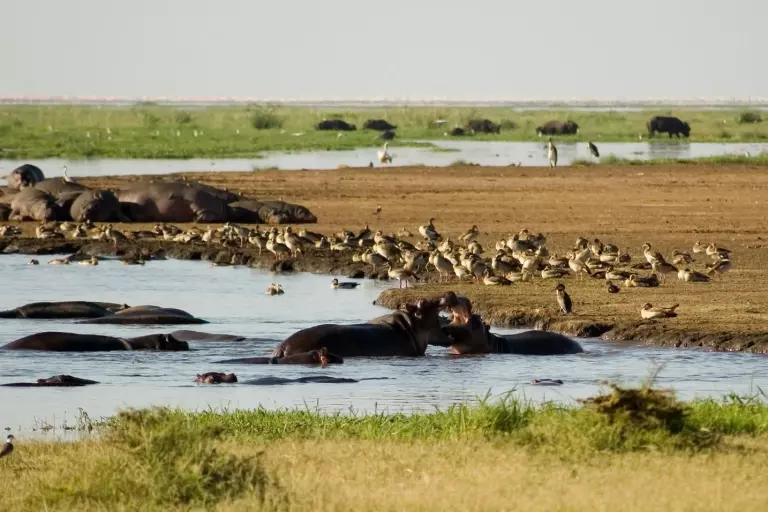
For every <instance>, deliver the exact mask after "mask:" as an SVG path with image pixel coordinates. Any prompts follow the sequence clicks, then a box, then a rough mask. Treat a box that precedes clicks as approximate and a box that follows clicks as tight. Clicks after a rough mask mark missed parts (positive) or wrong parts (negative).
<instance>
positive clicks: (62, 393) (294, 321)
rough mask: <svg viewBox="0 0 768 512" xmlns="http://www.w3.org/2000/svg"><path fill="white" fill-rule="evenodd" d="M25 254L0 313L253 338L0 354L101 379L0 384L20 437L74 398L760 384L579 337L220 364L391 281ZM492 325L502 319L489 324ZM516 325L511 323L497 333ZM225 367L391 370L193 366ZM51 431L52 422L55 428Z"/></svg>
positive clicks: (738, 374) (127, 401)
mask: <svg viewBox="0 0 768 512" xmlns="http://www.w3.org/2000/svg"><path fill="white" fill-rule="evenodd" d="M28 259H29V257H28V256H21V255H3V256H0V273H1V274H2V275H3V278H4V279H3V287H2V291H3V293H2V294H0V309H11V308H13V307H16V306H20V305H22V304H26V303H29V302H36V301H44V300H98V301H109V302H124V303H128V304H130V305H139V304H155V305H163V306H170V307H177V308H182V309H185V310H187V311H189V312H190V313H192V314H194V315H196V316H199V317H202V318H204V319H206V320H208V321H210V322H211V323H210V324H206V325H201V326H189V327H188V328H190V329H195V330H201V331H206V332H214V333H227V334H239V335H246V336H249V337H251V338H253V341H244V342H231V343H218V342H217V343H211V342H208V343H205V342H192V343H191V344H190V346H191V349H192V350H190V351H189V352H170V353H152V352H103V353H46V352H37V351H16V352H13V351H0V382H3V383H7V382H18V381H34V379H36V378H40V377H49V376H52V375H56V374H71V375H75V376H78V377H83V378H89V379H93V380H97V381H99V382H101V384H99V385H94V386H88V387H81V388H59V389H57V388H0V411H2V415H0V428H6V427H8V428H10V429H11V430H10V431H11V432H13V433H14V434H16V433H21V435H22V436H25V437H29V436H35V435H40V434H41V431H40V430H39V428H38V430H37V431H33V428H34V427H35V426H36V425H37V427H39V426H40V422H42V421H44V422H47V423H49V424H54V425H57V426H61V425H62V424H63V423H65V422H66V423H69V424H72V423H73V422H74V418H75V416H76V414H77V413H78V408H82V409H83V410H85V411H86V412H87V413H88V414H89V415H90V416H91V417H92V418H98V417H102V416H108V415H112V414H114V413H115V412H116V411H117V410H118V409H120V408H124V407H144V406H150V405H171V406H179V407H184V408H187V409H190V410H200V409H207V408H216V409H221V408H229V409H233V408H255V407H259V406H263V407H265V408H270V409H274V408H284V407H291V408H292V407H305V406H307V407H311V408H315V407H318V408H320V409H322V410H324V411H348V410H349V409H350V408H353V409H354V410H356V411H374V410H378V411H382V410H388V411H391V412H394V411H405V412H408V411H413V410H431V409H432V408H433V407H436V406H437V407H442V406H446V405H448V404H452V403H457V402H471V401H473V400H475V399H476V398H477V397H479V396H482V395H485V394H486V393H487V392H489V391H490V392H491V393H492V396H498V395H500V394H502V393H505V392H508V391H511V390H516V391H517V392H519V393H520V394H521V395H524V396H525V397H527V398H529V399H532V400H536V401H541V400H556V401H561V402H566V403H572V402H573V400H574V399H575V398H579V397H586V396H590V395H592V394H594V393H595V392H596V391H598V390H599V389H600V387H599V382H600V381H601V380H603V379H617V380H619V381H621V382H624V383H639V382H641V381H642V380H643V379H644V378H645V377H646V376H647V374H648V373H649V371H651V370H652V369H653V368H655V367H656V366H657V365H660V364H661V365H663V370H662V372H661V375H660V377H659V379H658V383H659V385H661V386H663V387H672V388H674V389H676V390H677V391H678V393H679V396H681V397H682V398H691V397H702V396H721V395H723V394H727V393H730V392H735V393H740V394H744V393H750V392H754V391H755V390H756V386H760V387H761V388H762V389H768V358H766V357H765V356H760V355H750V354H738V353H712V352H705V351H700V350H685V349H665V348H650V347H641V346H634V345H631V344H629V345H628V344H622V345H617V344H613V343H609V342H602V341H598V340H583V341H582V344H583V345H584V348H585V349H586V350H587V353H586V354H580V355H569V356H550V357H535V356H515V355H500V354H496V355H488V356H478V357H465V358H458V359H453V358H451V357H449V356H447V355H446V352H445V349H443V348H440V347H430V349H429V350H428V353H427V356H426V357H424V358H418V359H416V358H412V359H407V358H399V359H398V358H390V359H347V360H346V361H345V363H344V364H342V365H332V366H330V367H328V368H325V369H322V368H309V367H299V366H289V365H286V366H280V365H220V364H213V361H217V360H220V359H224V358H234V357H247V356H256V355H266V354H268V353H269V352H270V351H271V350H272V349H273V348H274V347H275V346H276V345H277V344H278V343H279V342H280V341H282V340H283V339H284V338H285V337H287V336H288V335H289V334H291V333H293V332H295V331H296V330H298V329H302V328H304V327H308V326H311V325H315V324H319V323H326V322H337V323H353V322H362V321H366V320H368V319H371V318H374V317H376V316H378V315H380V314H383V313H385V312H386V310H385V309H383V308H380V307H378V306H374V305H372V302H373V301H374V300H375V299H376V297H378V295H379V293H380V292H381V291H382V290H383V289H385V288H386V287H387V286H389V284H388V283H380V282H374V281H367V280H366V281H362V283H363V284H362V286H360V287H359V288H358V289H357V290H333V289H331V287H330V281H331V278H332V276H324V275H313V274H295V275H286V276H279V277H276V276H273V275H272V274H270V273H269V272H265V271H263V270H256V269H250V268H246V267H211V266H210V264H208V263H205V262H194V261H178V260H168V261H157V262H150V263H147V264H146V265H145V266H143V267H129V266H125V265H121V264H120V263H119V262H117V261H103V262H102V263H100V264H99V265H98V266H96V267H88V266H85V267H84V266H80V265H69V266H60V265H55V266H54V265H46V264H45V263H46V262H47V261H48V259H49V257H45V256H43V257H40V260H41V264H40V265H38V266H29V265H27V264H26V263H27V261H28ZM272 281H277V282H280V283H281V284H282V285H283V287H284V288H285V290H286V292H285V294H284V295H282V296H272V297H270V296H267V295H265V294H264V293H263V291H264V288H265V287H266V286H267V285H268V284H269V283H270V282H272ZM177 328H185V327H184V326H167V327H164V326H159V327H137V326H107V325H78V324H75V323H73V321H54V320H48V321H43V320H15V319H14V320H3V319H0V345H2V344H5V343H7V342H10V341H12V340H15V339H18V338H20V337H23V336H26V335H28V334H32V333H36V332H43V331H56V330H59V331H70V332H82V333H94V334H108V335H119V336H125V337H129V336H138V335H142V334H149V333H152V332H171V331H173V330H176V329H177ZM494 330H495V331H501V330H500V329H494ZM506 332H511V331H506ZM206 371H234V372H235V373H236V374H237V376H238V378H239V380H240V381H245V380H249V379H253V378H258V377H263V376H268V375H274V376H281V377H291V378H295V377H298V376H303V375H318V374H322V375H332V376H338V377H351V378H367V377H387V378H388V379H386V380H367V381H361V382H359V383H349V384H288V385H282V386H249V385H242V384H238V385H228V384H222V385H218V386H203V385H196V384H195V383H194V379H195V375H196V374H197V373H202V372H206ZM533 378H560V379H563V380H564V381H565V384H564V385H563V386H559V387H538V386H532V385H530V384H528V383H529V381H530V380H531V379H533ZM55 432H56V431H55Z"/></svg>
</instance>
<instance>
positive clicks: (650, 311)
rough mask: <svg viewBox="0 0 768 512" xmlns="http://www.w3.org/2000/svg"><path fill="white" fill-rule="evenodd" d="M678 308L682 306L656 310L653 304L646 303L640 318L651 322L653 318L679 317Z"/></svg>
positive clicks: (657, 308) (676, 305)
mask: <svg viewBox="0 0 768 512" xmlns="http://www.w3.org/2000/svg"><path fill="white" fill-rule="evenodd" d="M678 306H680V304H675V305H673V306H665V307H656V308H655V307H653V304H651V303H650V302H646V303H645V304H643V309H641V310H640V316H641V317H642V318H643V320H651V319H653V318H675V317H676V316H677V313H675V309H677V307H678Z"/></svg>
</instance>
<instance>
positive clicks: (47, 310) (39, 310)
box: [0, 301, 128, 320]
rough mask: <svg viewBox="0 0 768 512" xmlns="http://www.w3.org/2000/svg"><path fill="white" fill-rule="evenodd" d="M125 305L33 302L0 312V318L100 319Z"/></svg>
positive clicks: (82, 302)
mask: <svg viewBox="0 0 768 512" xmlns="http://www.w3.org/2000/svg"><path fill="white" fill-rule="evenodd" d="M127 307H128V306H126V305H125V304H115V303H113V302H86V301H65V302H33V303H31V304H26V305H24V306H20V307H18V308H15V309H9V310H7V311H0V318H30V319H37V320H51V319H57V320H62V319H73V318H101V317H105V316H111V315H114V314H115V312H116V311H120V310H122V309H125V308H127Z"/></svg>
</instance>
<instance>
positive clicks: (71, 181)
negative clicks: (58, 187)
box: [61, 165, 75, 183]
mask: <svg viewBox="0 0 768 512" xmlns="http://www.w3.org/2000/svg"><path fill="white" fill-rule="evenodd" d="M61 168H62V169H64V181H66V182H67V183H75V180H74V179H72V178H70V177H69V175H68V174H67V166H66V165H62V166H61Z"/></svg>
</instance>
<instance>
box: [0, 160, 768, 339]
mask: <svg viewBox="0 0 768 512" xmlns="http://www.w3.org/2000/svg"><path fill="white" fill-rule="evenodd" d="M184 176H185V177H186V178H187V179H190V180H197V181H201V182H204V183H207V184H210V185H213V186H218V187H226V188H228V189H229V190H231V191H233V192H237V193H242V194H245V195H248V196H252V197H257V198H258V197H271V198H282V199H283V200H285V201H290V202H295V203H299V204H303V205H305V206H307V207H308V208H310V209H311V210H312V212H313V213H315V214H316V215H317V216H318V219H319V221H318V223H317V225H314V226H311V227H310V229H312V230H313V231H319V232H323V233H326V234H329V233H334V232H336V231H339V230H340V229H343V228H346V229H350V230H356V229H359V228H361V227H362V225H363V224H364V223H365V222H369V223H370V225H371V228H372V229H374V230H375V229H381V230H382V231H384V232H385V233H396V232H397V231H398V230H400V229H401V228H403V227H406V228H408V229H409V230H410V231H411V232H413V233H417V228H418V226H419V225H420V224H425V223H426V222H427V221H428V219H429V218H430V217H435V218H436V221H435V226H436V227H437V229H438V231H440V232H441V233H442V234H443V235H444V236H450V237H451V238H452V239H453V240H456V238H457V236H458V235H459V234H461V233H464V232H465V231H466V230H467V228H469V227H470V226H471V225H472V224H477V226H478V227H479V228H480V231H481V235H480V238H479V241H480V242H481V243H482V244H483V245H484V247H485V248H486V253H485V255H486V256H488V255H490V254H492V253H493V245H494V242H495V241H496V240H498V239H499V238H501V237H504V238H506V237H507V236H509V235H510V234H511V233H517V232H518V231H520V230H521V229H522V228H527V229H529V230H530V231H531V232H533V233H537V232H542V233H544V234H545V235H546V236H547V243H546V246H547V248H548V249H549V250H550V252H551V253H554V252H557V253H559V254H563V253H564V252H565V251H566V250H567V248H570V247H571V246H572V244H573V243H574V240H575V239H576V238H577V237H578V236H584V237H586V238H588V239H590V240H592V239H594V238H599V239H600V240H602V241H603V242H605V243H609V242H610V243H615V244H617V245H618V246H619V247H621V248H622V249H624V250H627V249H628V250H629V252H630V254H632V256H633V263H636V262H639V261H642V252H641V249H640V247H641V245H642V244H643V242H646V241H649V242H651V243H652V244H653V245H654V249H657V250H659V251H661V252H662V253H663V254H664V255H665V256H667V258H668V259H671V255H672V251H673V250H674V249H678V250H685V251H689V252H690V251H691V247H692V245H693V243H694V242H696V241H697V240H700V241H701V242H703V243H709V242H716V243H718V244H719V245H722V246H725V247H728V248H729V249H731V250H732V251H733V257H732V259H733V262H734V268H733V270H732V271H731V272H729V273H727V274H725V275H724V276H723V277H722V279H720V278H718V279H715V280H713V282H711V283H703V284H686V283H682V282H679V281H677V280H676V279H675V278H674V277H675V276H674V275H670V276H669V278H668V279H667V282H666V283H664V284H662V286H660V287H658V288H642V289H641V288H633V289H625V288H623V287H622V290H621V292H620V293H618V294H616V295H609V294H607V293H606V292H605V289H604V281H600V280H595V279H588V278H585V279H584V280H582V281H581V282H579V281H578V280H576V279H573V278H566V279H564V281H563V282H564V283H565V284H566V286H567V288H568V292H569V294H570V295H571V297H572V299H573V302H574V311H575V312H576V313H577V315H576V316H575V317H573V318H568V319H565V318H561V317H560V316H559V315H558V314H557V310H556V309H555V308H556V305H555V297H554V292H553V291H552V288H554V285H555V283H556V282H555V281H550V280H547V281H542V280H540V279H537V280H535V281H534V282H529V283H518V284H517V285H513V286H511V287H504V288H503V289H497V288H495V287H485V286H482V285H470V284H462V285H458V284H451V285H440V286H434V287H433V286H432V285H430V286H429V287H428V288H424V289H421V290H418V294H419V295H421V294H432V293H434V294H437V293H440V292H441V291H443V290H445V289H449V288H451V289H454V290H455V291H456V292H457V293H462V294H465V295H467V296H469V297H470V298H472V299H473V300H474V301H475V303H476V308H477V310H478V311H479V312H481V313H483V314H484V317H485V318H486V319H487V321H489V322H490V323H492V324H493V325H497V326H502V325H504V326H507V325H528V326H533V325H537V322H538V324H539V325H538V326H539V327H546V328H549V329H555V330H562V331H564V332H568V333H572V334H583V335H584V334H594V335H600V336H602V337H604V338H612V339H637V340H639V341H644V342H647V343H654V344H660V345H661V344H666V345H677V346H707V347H711V348H715V349H719V350H747V351H752V352H768V348H767V347H768V345H767V343H768V342H767V341H766V339H768V293H766V290H768V271H766V269H768V245H767V244H766V240H768V208H766V205H768V199H766V198H768V173H766V172H765V169H764V168H761V167H758V166H749V165H741V164H738V165H711V166H709V165H699V164H697V165H684V164H681V165H671V166H668V167H667V166H647V167H646V166H617V167H611V166H599V167H570V168H565V169H556V170H550V169H548V168H514V167H513V168H499V167H478V166H454V167H444V168H427V167H411V168H398V167H391V168H386V169H368V168H365V169H340V170H328V171H295V172H286V171H258V172H233V173H226V172H216V173H188V174H185V175H184ZM169 178H172V179H178V178H179V175H173V176H169ZM147 179H163V178H162V177H152V176H149V177H147V176H143V177H140V176H124V177H123V176H121V177H104V178H88V179H85V178H83V179H81V180H80V181H82V182H83V183H84V184H86V185H89V186H97V187H115V186H120V185H122V184H125V183H128V182H133V181H137V180H147ZM377 205H380V206H381V207H382V211H381V215H380V217H376V216H375V215H374V214H373V212H374V211H375V210H376V207H377ZM116 226H117V225H116ZM118 227H121V228H122V227H128V226H118ZM140 227H141V226H139V225H131V226H130V229H138V228H140ZM25 229H26V230H28V231H31V230H33V229H34V225H33V224H32V223H27V225H26V226H25ZM417 238H418V236H417V237H415V238H412V239H410V240H411V241H415V240H416V239H417ZM0 243H7V241H0ZM34 243H39V242H37V241H34ZM34 243H33V244H32V246H34ZM143 243H146V244H155V243H157V244H161V245H162V244H163V243H162V242H143ZM204 249H205V247H203V248H202V249H199V252H200V254H201V256H200V257H201V258H205V257H207V255H208V253H207V252H206V251H205V250H204ZM0 250H1V249H0ZM211 250H213V249H211ZM215 250H216V251H217V255H218V253H219V252H221V251H222V249H221V248H217V249H215ZM181 251H182V254H186V253H187V251H188V249H187V248H184V249H183V250H181ZM232 251H235V252H240V251H242V250H238V249H232ZM197 252H198V250H197V249H195V250H194V251H192V253H191V255H192V256H194V255H195V254H196V253H197ZM245 252H249V253H251V254H254V255H257V254H258V251H253V250H252V249H248V250H246V251H245ZM489 253H490V254H489ZM312 254H314V253H312V252H310V257H308V258H299V260H297V261H296V267H295V268H296V269H297V270H309V271H315V272H329V273H335V274H338V275H345V274H348V273H349V272H350V271H351V270H354V269H356V268H361V265H360V264H350V263H349V257H348V256H342V255H339V254H332V255H331V254H327V255H322V254H320V255H316V256H314V257H313V256H311V255H312ZM168 255H169V256H174V253H173V252H172V251H169V252H168ZM694 256H695V258H696V262H695V263H693V265H692V268H694V269H696V270H702V269H703V266H704V263H705V262H707V261H708V258H707V257H706V256H705V255H694ZM217 257H218V256H217ZM220 258H222V259H226V255H223V256H220ZM208 259H210V258H208ZM255 261H256V265H257V266H269V265H271V263H272V261H273V260H272V257H271V256H268V255H265V256H263V257H261V258H255ZM428 280H430V279H428ZM412 293H414V292H412V291H411V290H410V289H409V290H408V291H407V292H406V291H402V292H401V291H393V292H386V293H385V294H384V295H383V296H382V299H381V300H382V302H383V303H384V304H385V305H391V304H394V303H395V302H397V301H399V300H402V298H406V297H411V296H412V295H411V294H412ZM389 297H392V298H391V299H390V298H389ZM645 302H651V303H653V304H654V305H665V304H674V303H680V308H679V309H678V312H679V314H680V316H679V317H678V318H675V319H668V320H665V321H659V322H654V323H649V324H644V323H641V322H640V313H639V312H640V308H641V307H642V305H643V303H645Z"/></svg>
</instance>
